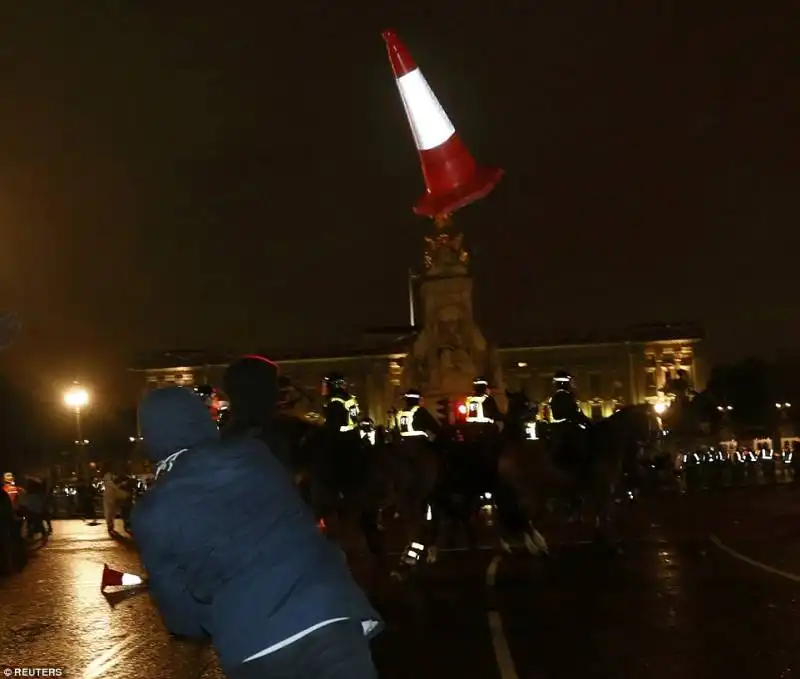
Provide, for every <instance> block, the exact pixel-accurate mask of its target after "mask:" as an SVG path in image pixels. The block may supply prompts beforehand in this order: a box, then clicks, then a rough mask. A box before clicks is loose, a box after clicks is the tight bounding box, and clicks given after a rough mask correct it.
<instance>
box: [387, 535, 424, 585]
mask: <svg viewBox="0 0 800 679" xmlns="http://www.w3.org/2000/svg"><path fill="white" fill-rule="evenodd" d="M424 551H425V545H423V544H421V543H419V542H412V543H410V544H409V545H408V546H407V547H406V549H405V550H404V551H403V554H402V556H401V557H400V563H399V564H398V567H397V568H396V569H395V570H393V571H392V572H391V573H390V574H389V577H391V578H392V579H393V580H397V581H398V582H405V581H406V580H408V579H409V577H410V576H411V570H412V569H413V568H415V567H416V566H417V565H418V564H419V562H420V559H421V558H422V553H423V552H424Z"/></svg>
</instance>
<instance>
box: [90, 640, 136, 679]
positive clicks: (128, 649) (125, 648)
mask: <svg viewBox="0 0 800 679" xmlns="http://www.w3.org/2000/svg"><path fill="white" fill-rule="evenodd" d="M144 646H145V640H144V639H141V638H139V637H138V636H137V635H136V634H135V633H134V634H132V635H130V636H128V637H125V638H124V639H122V641H118V642H117V643H116V644H114V645H113V646H112V647H111V648H109V649H108V650H107V651H105V652H104V653H102V654H101V655H99V656H98V657H97V658H95V659H94V660H92V662H90V663H89V664H88V665H87V666H86V669H85V670H84V671H83V679H99V677H102V676H103V675H104V674H106V673H107V672H108V671H109V670H110V669H112V668H114V667H116V666H117V665H119V664H120V663H121V662H122V661H123V660H125V659H126V658H129V657H130V656H131V655H133V654H134V653H136V651H140V650H142V649H143V648H144Z"/></svg>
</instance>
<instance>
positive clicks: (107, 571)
mask: <svg viewBox="0 0 800 679" xmlns="http://www.w3.org/2000/svg"><path fill="white" fill-rule="evenodd" d="M144 584H146V583H145V580H144V578H142V577H140V576H138V575H134V574H133V573H124V572H123V571H118V570H115V569H113V568H109V567H108V564H103V577H102V578H101V580H100V591H101V592H104V591H105V590H106V587H136V586H137V585H144Z"/></svg>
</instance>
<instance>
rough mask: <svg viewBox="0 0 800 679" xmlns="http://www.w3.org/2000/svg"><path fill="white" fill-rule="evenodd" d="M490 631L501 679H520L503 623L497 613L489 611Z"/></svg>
mask: <svg viewBox="0 0 800 679" xmlns="http://www.w3.org/2000/svg"><path fill="white" fill-rule="evenodd" d="M489 630H490V631H491V633H492V645H493V646H494V657H495V659H496V660H497V669H499V670H500V679H519V675H518V674H517V668H516V667H515V666H514V658H512V657H511V649H510V648H509V647H508V641H507V640H506V633H505V632H504V631H503V621H502V620H501V619H500V614H499V613H498V612H497V611H489Z"/></svg>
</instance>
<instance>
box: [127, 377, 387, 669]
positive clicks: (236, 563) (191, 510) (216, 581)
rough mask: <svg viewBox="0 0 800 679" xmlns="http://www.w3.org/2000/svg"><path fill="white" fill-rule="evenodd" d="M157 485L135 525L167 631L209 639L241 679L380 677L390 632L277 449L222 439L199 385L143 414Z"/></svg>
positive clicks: (168, 393) (164, 395)
mask: <svg viewBox="0 0 800 679" xmlns="http://www.w3.org/2000/svg"><path fill="white" fill-rule="evenodd" d="M139 417H140V422H141V427H142V435H143V438H144V441H145V444H146V445H147V448H148V454H149V457H150V459H151V460H152V461H153V462H154V463H156V465H157V466H156V482H155V484H154V486H153V488H152V489H151V490H150V491H148V492H147V493H146V494H145V495H144V496H143V497H142V499H141V500H140V501H139V502H138V503H137V505H136V507H135V509H134V513H133V517H132V520H133V531H134V535H136V541H137V544H138V547H139V553H140V556H141V559H142V562H143V564H144V567H145V569H146V571H147V575H148V584H149V591H150V594H151V597H152V598H153V600H154V601H155V603H156V605H157V606H158V609H159V611H160V612H161V615H162V618H163V620H164V623H165V626H166V627H167V629H168V630H169V631H170V632H171V633H173V634H176V635H179V636H184V637H195V638H202V637H205V636H209V637H210V638H211V641H212V643H213V644H214V647H215V648H216V650H217V652H218V654H219V657H220V663H221V665H222V669H223V671H224V672H225V674H226V675H227V676H228V677H229V678H230V679H249V678H251V677H253V678H255V677H282V678H285V679H295V678H296V679H305V678H309V679H310V678H311V677H314V678H315V679H374V678H376V677H377V673H376V670H375V667H374V665H373V663H372V658H371V654H370V649H369V639H370V638H371V637H372V636H374V635H375V634H376V633H377V632H378V631H379V629H380V628H381V627H382V622H381V619H380V617H379V616H378V614H377V613H376V612H375V611H374V610H373V608H372V606H371V605H370V603H369V601H368V600H367V597H366V595H365V594H364V593H363V592H362V591H361V589H360V588H359V587H358V585H356V583H355V582H354V580H353V578H352V576H351V574H350V572H349V571H348V569H347V564H346V562H345V560H344V558H343V555H342V553H341V551H340V550H339V549H338V548H337V547H336V546H335V545H334V544H332V543H331V542H329V541H328V540H327V539H326V538H325V537H323V536H322V535H320V534H319V532H318V531H317V528H316V525H315V521H314V517H313V516H312V514H311V513H310V511H309V510H308V509H307V508H306V506H305V505H304V503H303V501H302V500H301V498H300V497H299V495H298V494H297V491H296V490H295V488H294V487H293V485H292V481H291V479H290V478H289V476H288V473H287V471H286V470H285V469H284V467H283V465H281V463H280V462H278V461H277V460H276V459H275V458H274V457H273V456H272V454H271V453H270V451H269V448H268V447H267V445H266V444H265V443H264V442H262V441H260V440H258V439H256V438H252V437H237V438H234V439H231V440H228V441H221V440H220V438H219V431H218V429H217V427H216V425H215V424H214V422H213V421H212V420H211V417H210V415H209V413H208V411H207V409H206V408H205V406H204V405H203V403H202V402H201V401H200V400H199V399H197V398H196V397H195V396H194V395H193V394H192V393H191V392H190V391H188V390H187V389H184V388H181V387H167V388H164V389H158V390H156V391H153V392H151V393H150V394H148V395H147V396H146V397H145V399H144V400H143V402H142V404H141V407H140V412H139Z"/></svg>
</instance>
